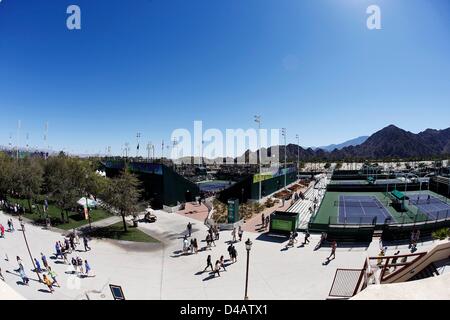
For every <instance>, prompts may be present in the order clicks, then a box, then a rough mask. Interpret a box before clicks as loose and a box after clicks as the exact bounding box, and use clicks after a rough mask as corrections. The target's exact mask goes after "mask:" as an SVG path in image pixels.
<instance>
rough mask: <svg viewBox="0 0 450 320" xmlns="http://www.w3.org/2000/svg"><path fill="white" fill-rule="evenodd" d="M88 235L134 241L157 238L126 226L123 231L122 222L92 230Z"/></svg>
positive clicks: (151, 241) (148, 240) (150, 241)
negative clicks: (126, 229) (126, 228)
mask: <svg viewBox="0 0 450 320" xmlns="http://www.w3.org/2000/svg"><path fill="white" fill-rule="evenodd" d="M90 235H91V236H92V237H96V238H107V239H114V240H124V241H134V242H149V243H156V242H159V241H158V240H156V239H154V238H152V237H150V236H149V235H148V234H146V233H144V232H142V231H141V230H139V229H137V228H134V227H131V226H128V231H127V232H124V231H123V223H122V222H118V223H116V224H113V225H111V226H108V227H104V228H99V229H96V230H93V231H92V232H91V233H90Z"/></svg>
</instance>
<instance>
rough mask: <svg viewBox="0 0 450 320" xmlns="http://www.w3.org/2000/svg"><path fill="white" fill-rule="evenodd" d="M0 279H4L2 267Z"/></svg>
mask: <svg viewBox="0 0 450 320" xmlns="http://www.w3.org/2000/svg"><path fill="white" fill-rule="evenodd" d="M0 279H2V281H5V277H4V276H3V273H2V268H0Z"/></svg>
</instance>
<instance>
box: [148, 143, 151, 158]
mask: <svg viewBox="0 0 450 320" xmlns="http://www.w3.org/2000/svg"><path fill="white" fill-rule="evenodd" d="M150 150H152V143H151V142H149V143H147V160H150Z"/></svg>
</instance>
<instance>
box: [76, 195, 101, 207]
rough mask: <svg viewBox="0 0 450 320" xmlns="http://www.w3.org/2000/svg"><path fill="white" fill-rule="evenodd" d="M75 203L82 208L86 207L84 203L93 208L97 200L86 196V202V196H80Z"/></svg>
mask: <svg viewBox="0 0 450 320" xmlns="http://www.w3.org/2000/svg"><path fill="white" fill-rule="evenodd" d="M77 203H78V204H79V205H80V206H82V207H84V208H86V204H87V207H88V208H95V207H96V206H97V202H96V201H95V200H93V199H89V198H88V199H87V202H86V197H83V198H81V199H80V200H78V201H77Z"/></svg>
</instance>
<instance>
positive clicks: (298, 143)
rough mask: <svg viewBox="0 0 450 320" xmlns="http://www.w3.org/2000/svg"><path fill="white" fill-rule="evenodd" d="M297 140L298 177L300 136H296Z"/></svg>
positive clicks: (298, 170) (298, 168)
mask: <svg viewBox="0 0 450 320" xmlns="http://www.w3.org/2000/svg"><path fill="white" fill-rule="evenodd" d="M295 137H296V138H297V176H298V175H299V172H300V137H299V135H298V134H296V135H295Z"/></svg>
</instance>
